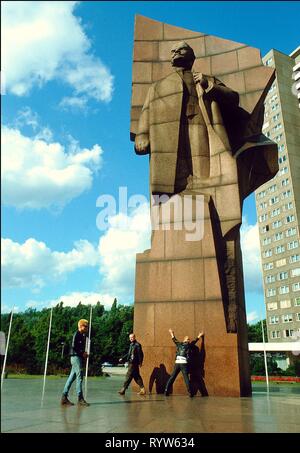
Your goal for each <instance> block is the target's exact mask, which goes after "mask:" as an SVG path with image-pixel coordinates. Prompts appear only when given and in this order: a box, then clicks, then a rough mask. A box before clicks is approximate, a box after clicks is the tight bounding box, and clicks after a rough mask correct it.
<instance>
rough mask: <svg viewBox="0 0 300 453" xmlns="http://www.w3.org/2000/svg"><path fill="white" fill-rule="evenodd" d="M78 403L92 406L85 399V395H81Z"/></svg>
mask: <svg viewBox="0 0 300 453" xmlns="http://www.w3.org/2000/svg"><path fill="white" fill-rule="evenodd" d="M77 404H78V406H84V407H88V406H90V404H89V403H87V402H86V401H85V399H84V398H83V396H79V397H78V403H77Z"/></svg>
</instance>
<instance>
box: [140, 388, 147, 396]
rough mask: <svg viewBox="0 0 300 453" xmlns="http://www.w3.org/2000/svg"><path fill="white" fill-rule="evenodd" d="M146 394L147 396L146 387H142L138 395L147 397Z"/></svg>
mask: <svg viewBox="0 0 300 453" xmlns="http://www.w3.org/2000/svg"><path fill="white" fill-rule="evenodd" d="M145 394H146V390H145V387H142V388H141V390H140V391H139V392H138V395H145Z"/></svg>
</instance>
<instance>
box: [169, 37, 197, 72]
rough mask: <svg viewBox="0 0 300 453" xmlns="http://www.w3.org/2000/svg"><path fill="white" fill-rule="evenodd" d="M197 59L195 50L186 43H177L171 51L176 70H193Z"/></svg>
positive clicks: (172, 62)
mask: <svg viewBox="0 0 300 453" xmlns="http://www.w3.org/2000/svg"><path fill="white" fill-rule="evenodd" d="M195 58H196V57H195V54H194V51H193V49H192V48H191V46H189V45H188V44H187V43H186V42H184V41H180V42H178V43H176V44H175V45H174V46H173V47H172V49H171V64H172V66H175V67H176V68H184V69H191V67H192V66H193V63H194V61H195Z"/></svg>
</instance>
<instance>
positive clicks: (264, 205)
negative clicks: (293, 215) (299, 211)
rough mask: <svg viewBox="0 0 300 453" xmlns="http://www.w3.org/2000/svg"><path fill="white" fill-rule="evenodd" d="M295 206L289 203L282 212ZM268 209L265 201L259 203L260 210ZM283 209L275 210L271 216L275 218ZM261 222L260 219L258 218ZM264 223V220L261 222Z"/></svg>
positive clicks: (283, 206)
mask: <svg viewBox="0 0 300 453" xmlns="http://www.w3.org/2000/svg"><path fill="white" fill-rule="evenodd" d="M293 207H294V205H293V202H292V201H289V202H288V203H286V204H284V205H282V206H281V208H282V211H288V210H289V209H293ZM267 208H268V203H267V202H265V201H263V202H262V203H259V205H258V209H267ZM281 208H275V209H273V210H272V211H271V213H270V216H271V217H275V216H277V215H279V214H280V212H281ZM267 215H268V213H267ZM258 219H259V220H260V217H259V218H258ZM261 221H263V220H261Z"/></svg>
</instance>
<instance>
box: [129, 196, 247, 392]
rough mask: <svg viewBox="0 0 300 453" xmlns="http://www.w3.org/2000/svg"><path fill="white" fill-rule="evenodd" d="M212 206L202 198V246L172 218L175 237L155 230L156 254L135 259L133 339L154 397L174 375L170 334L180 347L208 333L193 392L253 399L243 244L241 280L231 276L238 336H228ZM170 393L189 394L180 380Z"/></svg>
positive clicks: (195, 364) (198, 352)
mask: <svg viewBox="0 0 300 453" xmlns="http://www.w3.org/2000/svg"><path fill="white" fill-rule="evenodd" d="M171 200H172V199H171ZM194 202H195V196H193V203H194ZM209 203H210V198H209V197H208V196H205V197H204V209H203V212H202V213H200V214H197V213H196V214H195V212H194V213H193V219H194V220H195V221H196V222H198V224H199V222H203V227H204V230H203V237H202V239H200V240H186V239H187V233H188V231H187V229H186V228H182V229H181V230H180V229H177V227H176V226H175V225H176V224H177V223H178V218H177V217H176V214H174V215H173V220H172V226H171V229H165V230H164V229H163V228H160V229H158V230H154V231H153V233H152V247H151V249H150V250H146V251H145V252H144V253H140V254H137V262H136V286H135V305H134V332H135V334H136V336H137V339H138V341H139V342H141V344H142V346H143V350H144V363H143V366H142V368H141V375H142V377H143V380H144V384H145V387H146V389H147V391H149V392H153V393H155V392H156V393H163V391H164V388H165V384H166V382H167V380H168V377H169V376H170V374H171V373H172V370H173V367H174V362H175V352H176V348H175V345H174V343H173V341H172V339H171V336H170V334H169V332H168V330H169V329H170V328H171V329H172V330H174V333H175V336H176V338H177V339H178V340H180V341H182V340H183V337H184V336H186V335H188V336H189V337H190V338H191V340H193V339H195V338H196V337H197V335H198V333H199V332H201V331H203V332H204V333H205V337H204V341H203V343H202V341H201V339H200V340H199V341H198V342H197V343H196V346H198V348H195V349H194V350H193V351H192V363H191V370H190V371H191V375H190V379H191V383H192V387H193V390H194V391H195V392H196V391H199V392H200V393H201V394H202V395H203V396H205V395H218V396H236V397H238V396H250V395H251V381H250V373H249V353H248V341H247V325H246V315H245V306H244V298H243V281H242V277H243V276H242V268H241V264H242V263H241V259H240V253H238V252H239V251H240V249H239V242H237V243H236V249H237V252H236V253H235V264H236V266H237V269H239V272H237V269H235V274H234V275H235V277H236V279H237V282H238V284H236V285H234V287H233V290H234V291H235V297H236V307H235V311H236V333H229V332H228V320H226V319H227V318H228V304H227V302H226V301H224V297H225V296H224V294H223V293H222V287H224V285H222V279H224V278H225V277H224V275H225V271H224V273H223V272H222V263H221V265H220V258H219V257H218V261H217V254H216V247H219V246H220V244H217V243H216V241H217V240H218V238H216V234H215V230H216V229H215V228H212V222H214V219H212V218H211V209H210V206H209ZM197 216H198V217H197ZM160 226H161V227H162V226H163V222H161V221H160ZM177 226H178V225H177ZM189 233H190V231H189ZM218 264H219V266H218ZM223 264H224V263H223ZM223 274H224V275H223ZM231 299H232V294H231ZM173 393H174V394H186V393H187V390H186V387H185V384H184V380H183V377H182V375H181V373H180V374H179V376H178V377H177V379H176V381H175V383H174V385H173Z"/></svg>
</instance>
